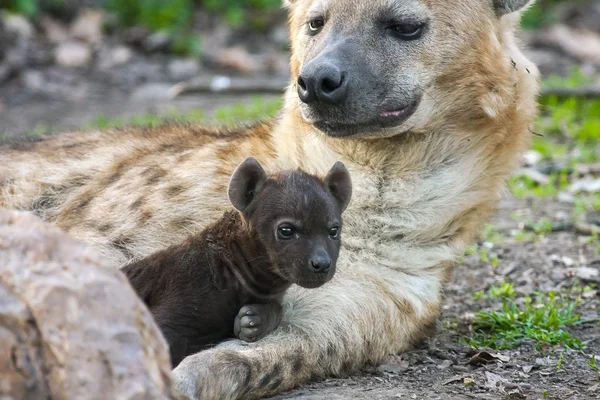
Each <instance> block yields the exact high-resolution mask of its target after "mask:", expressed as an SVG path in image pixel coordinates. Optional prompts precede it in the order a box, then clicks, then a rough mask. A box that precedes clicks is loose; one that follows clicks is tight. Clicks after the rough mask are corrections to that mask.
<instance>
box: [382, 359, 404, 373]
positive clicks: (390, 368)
mask: <svg viewBox="0 0 600 400" xmlns="http://www.w3.org/2000/svg"><path fill="white" fill-rule="evenodd" d="M409 366H410V363H409V362H408V360H400V361H398V362H397V363H394V364H383V365H380V366H379V367H378V368H377V371H379V372H386V373H388V374H400V373H402V372H406V370H408V367H409Z"/></svg>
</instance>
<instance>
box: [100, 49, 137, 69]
mask: <svg viewBox="0 0 600 400" xmlns="http://www.w3.org/2000/svg"><path fill="white" fill-rule="evenodd" d="M132 57H133V52H132V51H131V50H130V49H129V47H126V46H118V47H115V48H114V49H111V48H105V49H103V50H102V51H101V52H100V55H99V56H98V58H99V68H100V69H101V70H107V69H110V68H112V67H118V66H120V65H124V64H127V63H128V62H129V61H130V60H131V58H132Z"/></svg>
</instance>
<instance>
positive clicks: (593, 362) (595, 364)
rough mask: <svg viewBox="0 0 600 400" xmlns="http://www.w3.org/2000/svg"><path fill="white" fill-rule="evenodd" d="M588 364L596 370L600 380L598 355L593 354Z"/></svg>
mask: <svg viewBox="0 0 600 400" xmlns="http://www.w3.org/2000/svg"><path fill="white" fill-rule="evenodd" d="M586 364H587V365H588V366H589V367H590V368H592V369H593V370H594V371H596V374H597V378H598V380H600V366H599V365H598V364H597V363H596V355H595V354H592V357H591V358H590V360H589V361H588V362H587V363H586Z"/></svg>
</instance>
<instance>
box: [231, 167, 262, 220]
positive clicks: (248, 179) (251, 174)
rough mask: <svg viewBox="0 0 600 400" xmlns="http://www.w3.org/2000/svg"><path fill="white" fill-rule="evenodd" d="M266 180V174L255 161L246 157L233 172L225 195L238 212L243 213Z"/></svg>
mask: <svg viewBox="0 0 600 400" xmlns="http://www.w3.org/2000/svg"><path fill="white" fill-rule="evenodd" d="M266 180H267V174H266V173H265V170H264V169H263V167H262V166H261V165H260V163H259V162H258V161H256V159H254V158H252V157H248V158H246V159H245V160H244V162H243V163H241V164H240V165H238V167H237V168H236V169H235V171H234V172H233V175H232V176H231V180H230V181H229V189H228V190H227V194H228V196H229V201H230V202H231V204H232V205H233V206H234V207H235V208H236V209H237V210H238V211H242V212H243V211H244V210H245V209H246V208H247V207H248V206H249V205H250V203H251V202H252V200H253V199H254V197H255V196H256V193H257V192H258V191H259V190H260V189H261V187H262V185H263V184H264V183H265V181H266Z"/></svg>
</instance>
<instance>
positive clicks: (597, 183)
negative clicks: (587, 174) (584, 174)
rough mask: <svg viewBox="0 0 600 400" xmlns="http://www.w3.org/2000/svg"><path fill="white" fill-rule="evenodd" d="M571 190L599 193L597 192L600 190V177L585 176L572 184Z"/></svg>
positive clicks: (574, 191) (573, 191)
mask: <svg viewBox="0 0 600 400" xmlns="http://www.w3.org/2000/svg"><path fill="white" fill-rule="evenodd" d="M569 192H571V193H579V192H588V193H597V192H600V179H594V178H584V179H581V180H578V181H575V182H573V183H572V184H571V186H569Z"/></svg>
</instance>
